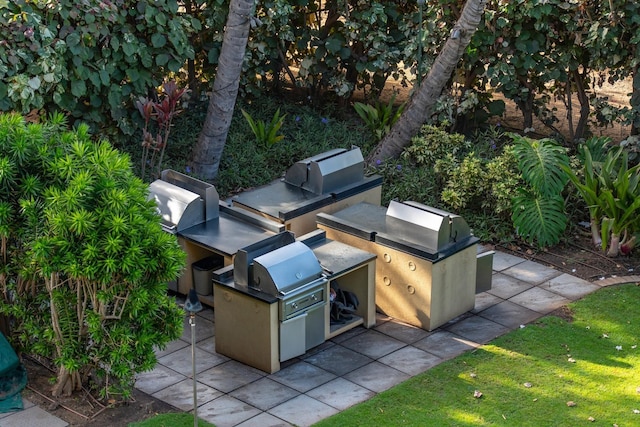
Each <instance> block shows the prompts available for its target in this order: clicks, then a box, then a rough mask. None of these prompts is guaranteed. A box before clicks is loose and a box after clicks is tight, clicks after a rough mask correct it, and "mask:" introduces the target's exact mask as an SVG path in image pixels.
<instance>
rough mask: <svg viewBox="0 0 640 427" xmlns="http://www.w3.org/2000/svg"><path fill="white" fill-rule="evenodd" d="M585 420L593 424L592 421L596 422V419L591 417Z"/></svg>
mask: <svg viewBox="0 0 640 427" xmlns="http://www.w3.org/2000/svg"><path fill="white" fill-rule="evenodd" d="M587 419H588V420H589V421H591V422H594V421H595V420H596V419H595V418H593V417H589V418H587Z"/></svg>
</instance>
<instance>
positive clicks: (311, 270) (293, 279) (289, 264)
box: [253, 242, 327, 320]
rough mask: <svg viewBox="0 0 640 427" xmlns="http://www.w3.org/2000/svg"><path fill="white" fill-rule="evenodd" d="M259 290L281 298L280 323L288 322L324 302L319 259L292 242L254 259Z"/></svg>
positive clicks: (325, 300)
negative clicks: (282, 321) (281, 321)
mask: <svg viewBox="0 0 640 427" xmlns="http://www.w3.org/2000/svg"><path fill="white" fill-rule="evenodd" d="M253 263H254V264H253V280H254V284H253V286H255V287H256V288H257V289H258V290H260V291H262V292H266V293H268V294H271V295H273V296H277V297H278V298H280V299H281V304H280V310H279V313H280V320H288V319H291V318H292V317H294V316H297V315H299V314H300V313H302V312H304V311H305V310H309V309H311V308H313V307H314V306H315V305H324V304H326V302H327V298H326V295H325V287H326V286H325V285H326V283H327V279H326V278H325V277H324V275H323V274H322V268H321V267H320V263H319V262H318V259H317V258H316V256H315V255H314V254H313V251H311V249H309V248H308V247H307V246H306V245H305V244H304V243H301V242H294V243H291V244H289V245H287V246H283V247H282V248H279V249H276V250H274V251H271V252H269V253H266V254H264V255H262V256H259V257H257V258H255V259H254V260H253Z"/></svg>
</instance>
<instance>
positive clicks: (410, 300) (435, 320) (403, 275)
mask: <svg viewBox="0 0 640 427" xmlns="http://www.w3.org/2000/svg"><path fill="white" fill-rule="evenodd" d="M393 204H394V202H392V205H390V206H393ZM393 207H394V208H396V209H397V208H398V206H393ZM400 209H405V210H406V211H408V213H407V218H408V219H410V220H411V221H413V222H414V223H416V224H420V223H421V222H422V223H423V224H424V223H426V222H427V221H424V218H425V217H426V218H427V219H429V220H431V221H432V224H433V223H436V224H437V225H436V226H434V228H433V230H431V231H432V232H431V234H429V233H428V231H430V230H428V229H427V228H426V227H424V226H423V227H422V228H420V227H418V226H414V225H412V224H411V222H409V221H408V220H407V221H405V223H404V224H401V225H400V226H401V228H398V226H397V224H398V222H397V221H396V220H395V218H394V219H392V220H388V219H387V214H386V213H385V209H384V208H383V207H381V206H373V205H368V204H361V205H355V206H352V207H350V208H347V209H345V210H343V211H340V212H337V213H335V214H333V215H327V214H320V215H318V227H319V228H320V229H321V230H324V231H325V233H326V237H327V238H328V239H331V240H335V241H338V242H342V243H345V244H347V245H350V246H353V247H355V248H359V249H361V250H364V251H367V252H370V253H372V254H375V255H376V256H377V261H376V273H375V305H376V308H377V310H378V311H379V312H381V313H384V314H386V315H388V316H390V317H393V318H395V319H397V320H400V321H402V322H405V323H408V324H410V325H413V326H417V327H419V328H422V329H425V330H427V331H431V330H433V329H435V328H437V327H439V326H441V325H443V324H445V323H446V322H448V321H450V320H452V319H454V318H455V317H457V316H460V315H461V314H464V313H466V312H467V311H469V310H472V309H473V308H474V305H475V294H476V276H477V260H476V257H477V252H478V249H477V244H476V242H477V238H475V237H473V236H470V235H464V234H465V233H460V232H458V233H456V234H458V235H459V236H458V237H460V235H462V238H460V239H459V242H454V243H451V242H449V241H448V235H447V233H448V231H447V229H446V228H447V226H449V225H450V223H448V222H447V219H448V218H449V214H448V213H445V212H442V211H437V210H435V209H434V210H433V211H428V210H425V209H430V208H427V207H423V206H421V205H419V204H416V203H412V204H407V205H405V206H400ZM411 215H413V217H411ZM440 218H442V219H443V221H442V222H436V221H434V220H439V219H440ZM455 221H458V223H459V224H458V227H459V229H462V230H464V224H462V220H461V219H459V218H456V219H455ZM452 222H454V221H452ZM455 226H456V224H454V227H453V228H455ZM435 232H438V233H435ZM442 236H445V237H447V239H444V238H443V237H442ZM435 237H438V238H439V243H438V245H440V246H441V247H442V248H443V249H440V250H435V249H430V246H422V245H421V244H420V243H419V242H421V241H422V240H423V239H424V241H425V242H429V240H428V239H429V238H431V240H432V241H435V240H436V239H435ZM430 245H434V246H435V245H436V244H435V243H430Z"/></svg>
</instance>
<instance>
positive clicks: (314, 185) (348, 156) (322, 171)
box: [285, 147, 364, 194]
mask: <svg viewBox="0 0 640 427" xmlns="http://www.w3.org/2000/svg"><path fill="white" fill-rule="evenodd" d="M363 179H364V158H363V157H362V152H361V151H360V148H358V147H353V148H352V149H350V150H348V151H347V150H344V149H336V150H330V151H327V152H325V153H322V154H319V155H317V156H314V157H309V158H307V159H304V160H301V161H299V162H296V164H294V165H293V166H292V167H291V168H290V169H289V170H288V171H287V173H286V174H285V182H287V183H289V184H291V185H295V186H297V187H301V188H304V189H306V190H308V191H311V192H312V193H314V194H327V193H331V192H332V191H336V190H339V189H340V188H342V187H344V186H346V185H349V184H353V183H355V182H359V181H362V180H363Z"/></svg>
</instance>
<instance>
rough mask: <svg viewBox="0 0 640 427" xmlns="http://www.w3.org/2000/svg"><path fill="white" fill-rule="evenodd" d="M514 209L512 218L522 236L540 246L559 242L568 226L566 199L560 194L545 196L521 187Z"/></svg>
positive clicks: (514, 200) (513, 202)
mask: <svg viewBox="0 0 640 427" xmlns="http://www.w3.org/2000/svg"><path fill="white" fill-rule="evenodd" d="M512 211H513V214H512V217H511V218H512V220H513V223H514V224H515V225H516V226H517V228H518V234H519V235H520V237H522V239H524V240H525V241H526V242H529V243H537V244H538V246H540V247H547V246H553V245H555V244H556V243H558V242H559V241H560V237H561V236H562V234H563V233H564V230H565V228H566V226H567V216H566V215H565V213H564V200H563V199H562V197H561V196H559V195H558V196H555V197H549V196H547V197H543V196H541V195H538V194H535V193H533V192H531V191H526V190H524V189H520V192H519V195H518V196H516V197H514V198H513V200H512Z"/></svg>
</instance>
